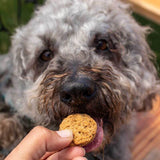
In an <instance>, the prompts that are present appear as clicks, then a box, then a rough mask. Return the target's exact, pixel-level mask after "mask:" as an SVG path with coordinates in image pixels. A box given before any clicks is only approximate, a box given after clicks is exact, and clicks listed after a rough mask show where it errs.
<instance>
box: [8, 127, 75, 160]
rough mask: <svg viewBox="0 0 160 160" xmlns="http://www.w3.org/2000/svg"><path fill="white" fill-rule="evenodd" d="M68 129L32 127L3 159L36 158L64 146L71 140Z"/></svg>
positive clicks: (71, 136)
mask: <svg viewBox="0 0 160 160" xmlns="http://www.w3.org/2000/svg"><path fill="white" fill-rule="evenodd" d="M72 139H73V135H72V132H71V131H70V130H63V131H51V130H49V129H47V128H44V127H41V126H38V127H35V128H34V129H32V130H31V131H30V132H29V134H28V135H27V136H26V137H25V138H24V139H23V140H22V141H21V143H20V144H19V145H18V146H17V147H16V148H15V149H14V150H13V151H12V152H11V154H10V155H9V156H8V157H7V158H6V159H5V160H11V159H12V160H21V159H23V160H37V159H40V158H41V157H42V156H43V155H44V154H45V153H46V152H56V151H59V150H62V149H64V148H66V147H67V146H68V145H69V144H70V143H71V141H72Z"/></svg>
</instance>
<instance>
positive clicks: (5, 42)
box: [0, 0, 160, 72]
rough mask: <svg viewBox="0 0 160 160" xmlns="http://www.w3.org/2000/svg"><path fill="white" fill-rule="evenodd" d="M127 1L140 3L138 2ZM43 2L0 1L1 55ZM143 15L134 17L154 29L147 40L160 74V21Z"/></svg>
mask: <svg viewBox="0 0 160 160" xmlns="http://www.w3.org/2000/svg"><path fill="white" fill-rule="evenodd" d="M125 1H127V2H130V1H137V2H138V0H125ZM143 1H144V0H139V2H143ZM154 1H155V2H156V1H157V2H158V1H160V0H152V2H154ZM43 2H44V0H0V54H4V53H7V52H8V49H9V47H10V44H11V42H10V37H11V36H12V35H13V33H14V30H15V28H16V27H18V26H21V25H23V24H25V23H27V22H28V20H29V19H30V18H31V16H32V14H33V10H34V9H35V8H36V7H37V6H38V5H40V4H42V3H43ZM131 3H132V2H131ZM156 6H157V4H156ZM142 11H143V10H142ZM143 13H145V12H144V11H143V12H142V14H141V12H139V10H137V9H135V12H134V13H133V16H134V17H135V19H136V20H137V21H138V22H139V23H140V24H141V25H145V26H146V25H147V26H150V27H151V28H152V29H153V32H152V33H151V34H150V35H149V36H148V38H147V40H148V43H149V45H150V47H151V48H152V50H153V51H154V52H155V53H156V55H157V68H158V70H159V72H160V69H159V68H160V67H159V66H160V23H158V20H159V19H158V18H154V19H152V16H150V15H151V13H150V12H146V13H147V14H148V15H149V16H147V14H146V15H145V14H144V15H143ZM142 15H143V16H142ZM159 18H160V15H159Z"/></svg>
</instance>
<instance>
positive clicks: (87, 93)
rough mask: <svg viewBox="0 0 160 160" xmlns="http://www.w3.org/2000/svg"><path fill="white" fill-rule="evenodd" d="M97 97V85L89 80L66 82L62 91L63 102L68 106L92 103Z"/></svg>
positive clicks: (79, 79)
mask: <svg viewBox="0 0 160 160" xmlns="http://www.w3.org/2000/svg"><path fill="white" fill-rule="evenodd" d="M95 95H96V85H95V83H94V82H93V81H92V80H90V79H88V78H78V79H76V80H74V81H71V82H66V83H65V84H64V85H63V86H62V89H61V92H60V98H61V101H62V102H64V103H65V104H67V105H71V106H80V105H84V104H87V103H88V102H90V101H91V100H92V99H93V98H94V97H95Z"/></svg>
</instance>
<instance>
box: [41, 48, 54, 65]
mask: <svg viewBox="0 0 160 160" xmlns="http://www.w3.org/2000/svg"><path fill="white" fill-rule="evenodd" d="M52 58H53V52H52V51H51V50H44V51H43V52H42V53H41V55H40V59H41V60H42V61H44V62H47V61H50V60H51V59H52Z"/></svg>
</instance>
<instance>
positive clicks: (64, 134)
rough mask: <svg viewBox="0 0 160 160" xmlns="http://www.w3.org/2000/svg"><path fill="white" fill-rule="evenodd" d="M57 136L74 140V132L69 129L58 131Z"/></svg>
mask: <svg viewBox="0 0 160 160" xmlns="http://www.w3.org/2000/svg"><path fill="white" fill-rule="evenodd" d="M57 134H58V135H59V136H60V137H62V138H73V133H72V130H69V129H65V130H61V131H57Z"/></svg>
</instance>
